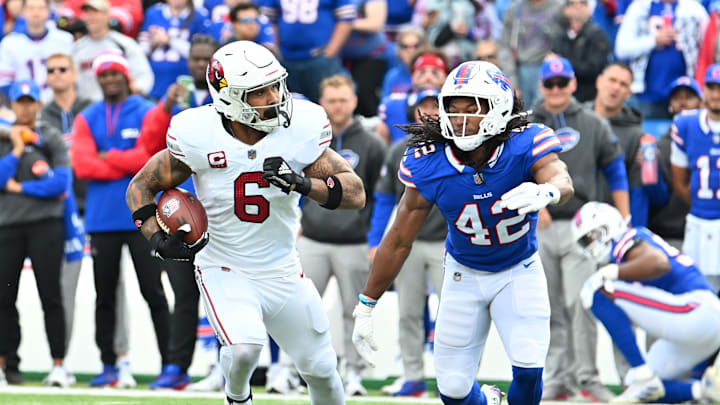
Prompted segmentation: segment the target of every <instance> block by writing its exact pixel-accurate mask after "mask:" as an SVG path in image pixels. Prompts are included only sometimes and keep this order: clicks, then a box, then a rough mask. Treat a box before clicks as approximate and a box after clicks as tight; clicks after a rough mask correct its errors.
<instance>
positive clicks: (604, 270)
mask: <svg viewBox="0 0 720 405" xmlns="http://www.w3.org/2000/svg"><path fill="white" fill-rule="evenodd" d="M618 271H619V269H618V265H617V264H606V265H605V266H603V267H601V268H599V269H598V270H597V271H596V272H595V273H594V274H593V275H592V276H590V277H588V279H587V280H585V284H583V287H582V290H580V302H581V303H582V305H583V307H585V309H589V308H590V307H591V306H592V303H593V298H594V296H595V291H597V290H599V289H600V288H605V291H607V292H610V293H611V292H613V291H615V288H614V286H613V284H612V281H614V280H617V278H618Z"/></svg>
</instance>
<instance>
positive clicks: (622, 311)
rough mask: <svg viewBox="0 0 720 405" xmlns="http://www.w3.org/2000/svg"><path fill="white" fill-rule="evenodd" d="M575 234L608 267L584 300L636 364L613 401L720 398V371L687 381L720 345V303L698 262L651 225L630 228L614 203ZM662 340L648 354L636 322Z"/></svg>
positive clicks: (598, 207)
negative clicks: (637, 337) (638, 338)
mask: <svg viewBox="0 0 720 405" xmlns="http://www.w3.org/2000/svg"><path fill="white" fill-rule="evenodd" d="M572 230H573V234H574V235H573V236H574V237H575V239H576V240H577V241H578V243H579V244H580V245H581V246H582V247H583V248H584V249H585V251H586V252H587V253H588V254H590V255H591V256H593V257H594V258H595V260H597V262H598V263H599V265H600V266H601V267H600V268H599V269H598V271H597V272H595V273H594V274H593V275H592V276H591V277H590V278H588V280H587V281H586V282H585V285H584V286H583V289H582V290H581V293H580V297H581V299H582V302H583V305H585V307H586V308H589V309H590V310H591V311H592V313H593V314H594V315H595V316H596V317H597V318H598V319H599V320H600V322H602V324H603V325H605V328H606V329H607V331H608V333H609V334H610V337H612V340H613V342H614V343H615V344H616V345H617V347H618V348H619V349H620V351H621V352H622V354H623V355H624V356H625V359H627V361H628V363H629V364H630V366H631V367H632V368H631V369H630V371H629V372H628V373H627V375H626V377H625V382H624V384H625V385H626V386H627V389H626V390H625V391H624V392H623V393H622V394H621V395H620V396H618V397H616V398H615V399H614V400H613V401H611V402H632V403H637V402H662V403H676V402H685V401H691V400H700V399H708V400H711V401H713V402H718V401H720V376H719V375H718V374H717V373H713V372H712V369H708V371H706V372H705V375H704V376H703V381H702V382H701V381H697V380H695V381H692V380H689V381H684V380H683V379H684V378H686V377H687V376H688V375H689V373H690V372H691V371H692V370H693V368H695V366H696V365H698V364H700V363H702V362H704V361H706V360H707V359H708V358H709V357H710V356H712V355H713V353H714V352H715V351H717V350H718V347H720V300H718V298H717V297H716V296H715V294H714V293H713V292H712V290H711V289H710V285H709V284H708V282H707V280H706V279H705V277H704V276H703V275H702V274H701V273H700V270H698V268H697V267H696V266H695V264H694V263H693V261H692V259H691V258H690V257H688V256H686V255H684V254H682V253H680V252H679V251H678V250H677V249H675V248H674V247H672V246H670V245H669V244H668V243H666V242H665V241H664V240H663V239H662V238H661V237H659V236H657V235H655V234H654V233H652V232H650V231H649V230H647V229H646V228H642V227H638V228H628V227H627V225H626V222H625V221H623V219H622V217H621V215H620V212H618V211H617V210H616V209H615V208H614V207H612V206H610V205H608V204H604V203H597V202H589V203H587V204H585V205H584V206H583V207H582V208H581V209H580V210H578V212H577V214H576V215H575V219H574V221H573V228H572ZM633 326H637V327H639V328H641V329H644V330H645V331H647V333H648V334H650V335H652V336H655V337H657V338H658V340H657V341H656V342H655V343H654V344H653V345H652V347H650V350H649V351H648V353H647V356H643V355H642V353H641V352H640V349H639V348H638V346H637V343H636V341H635V335H634V334H633V330H632V327H633Z"/></svg>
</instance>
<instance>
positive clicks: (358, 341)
mask: <svg viewBox="0 0 720 405" xmlns="http://www.w3.org/2000/svg"><path fill="white" fill-rule="evenodd" d="M372 310H373V309H372V307H369V306H367V305H365V304H363V303H362V302H358V304H357V305H356V306H355V310H354V311H353V316H354V317H355V327H354V328H353V334H352V341H353V343H354V344H355V348H356V349H357V351H358V353H359V354H360V357H362V358H363V359H365V361H366V362H367V363H368V364H369V365H370V366H371V367H375V362H374V361H373V360H372V356H373V352H375V351H377V349H378V346H377V343H375V336H374V329H373V319H372Z"/></svg>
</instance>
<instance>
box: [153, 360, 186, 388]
mask: <svg viewBox="0 0 720 405" xmlns="http://www.w3.org/2000/svg"><path fill="white" fill-rule="evenodd" d="M188 384H190V376H189V375H187V373H183V372H182V370H180V366H178V365H176V364H168V365H166V366H165V367H163V369H162V372H161V373H160V375H159V376H158V378H157V379H156V380H155V381H153V382H152V383H151V384H150V389H151V390H155V389H173V390H182V389H184V388H185V387H186V386H187V385H188Z"/></svg>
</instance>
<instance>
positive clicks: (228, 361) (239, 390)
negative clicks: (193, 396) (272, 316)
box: [220, 343, 262, 400]
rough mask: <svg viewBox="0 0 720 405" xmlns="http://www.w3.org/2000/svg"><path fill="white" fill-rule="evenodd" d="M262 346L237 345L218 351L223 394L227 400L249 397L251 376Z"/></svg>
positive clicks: (224, 347)
mask: <svg viewBox="0 0 720 405" xmlns="http://www.w3.org/2000/svg"><path fill="white" fill-rule="evenodd" d="M261 350H262V346H260V345H254V344H243V343H238V344H234V345H230V346H223V347H222V348H221V349H220V366H221V367H222V369H223V374H225V381H226V384H225V393H226V394H227V395H228V397H229V398H231V399H234V400H241V399H245V398H248V397H249V396H250V377H251V376H252V373H253V371H254V370H255V367H256V366H257V363H258V359H259V358H260V351H261Z"/></svg>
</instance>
